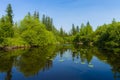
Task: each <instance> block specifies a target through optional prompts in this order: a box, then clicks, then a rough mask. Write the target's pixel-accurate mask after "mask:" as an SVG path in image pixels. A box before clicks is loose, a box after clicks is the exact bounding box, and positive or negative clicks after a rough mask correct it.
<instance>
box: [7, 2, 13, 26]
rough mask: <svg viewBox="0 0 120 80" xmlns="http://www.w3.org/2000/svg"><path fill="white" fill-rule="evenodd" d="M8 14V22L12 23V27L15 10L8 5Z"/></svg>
mask: <svg viewBox="0 0 120 80" xmlns="http://www.w3.org/2000/svg"><path fill="white" fill-rule="evenodd" d="M6 13H7V15H6V16H7V18H8V21H9V22H10V24H11V25H10V26H13V10H12V6H11V4H8V6H7V9H6Z"/></svg>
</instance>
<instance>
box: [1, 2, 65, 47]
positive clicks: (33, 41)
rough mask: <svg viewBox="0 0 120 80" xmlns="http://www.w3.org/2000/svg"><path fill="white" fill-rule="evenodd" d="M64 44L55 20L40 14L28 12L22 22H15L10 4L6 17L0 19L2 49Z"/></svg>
mask: <svg viewBox="0 0 120 80" xmlns="http://www.w3.org/2000/svg"><path fill="white" fill-rule="evenodd" d="M60 42H63V39H62V37H61V36H60V31H59V30H57V29H56V28H55V26H54V24H53V19H52V18H50V17H49V16H46V15H43V16H42V18H41V19H40V17H39V12H37V11H35V12H34V13H33V14H31V13H30V12H28V14H27V15H26V16H25V17H24V19H23V20H21V21H20V22H17V23H14V22H13V10H12V6H11V4H8V6H7V9H6V15H4V16H2V17H1V18H0V47H6V46H44V45H49V44H56V43H60Z"/></svg>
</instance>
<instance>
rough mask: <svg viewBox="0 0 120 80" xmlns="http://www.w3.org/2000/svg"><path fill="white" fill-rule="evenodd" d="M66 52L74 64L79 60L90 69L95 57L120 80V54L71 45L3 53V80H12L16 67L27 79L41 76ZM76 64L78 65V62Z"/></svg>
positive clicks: (1, 64)
mask: <svg viewBox="0 0 120 80" xmlns="http://www.w3.org/2000/svg"><path fill="white" fill-rule="evenodd" d="M66 51H70V52H71V54H70V55H71V56H72V57H71V58H72V61H73V62H75V59H79V60H80V61H81V64H85V63H87V64H88V66H89V67H94V65H93V64H92V63H91V61H92V59H93V57H94V56H95V57H97V58H98V59H99V60H100V61H101V62H104V63H107V64H109V65H110V66H111V71H112V72H113V77H114V80H117V79H120V53H117V54H116V53H111V52H107V51H102V50H99V49H98V48H97V47H93V46H92V47H90V46H89V47H88V46H80V45H70V44H69V45H68V44H66V45H57V46H54V45H53V46H45V47H40V48H32V49H26V50H14V51H8V52H3V51H1V52H0V55H1V56H0V73H1V74H2V73H5V77H4V79H3V80H12V72H13V67H15V68H16V69H17V70H18V71H19V72H21V73H22V74H23V75H24V76H25V77H29V76H34V75H37V74H39V72H45V71H47V70H49V69H51V68H52V66H53V61H54V60H55V58H56V57H57V56H60V57H61V58H62V57H64V54H65V52H66ZM58 54H59V55H58ZM61 62H62V60H61ZM75 63H76V64H78V62H75Z"/></svg>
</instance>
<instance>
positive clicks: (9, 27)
mask: <svg viewBox="0 0 120 80" xmlns="http://www.w3.org/2000/svg"><path fill="white" fill-rule="evenodd" d="M60 43H77V44H82V45H97V46H98V47H100V48H103V49H109V50H113V48H117V50H118V51H120V50H119V48H120V22H116V21H115V19H113V21H112V23H111V24H104V25H102V26H98V28H97V29H96V30H95V31H93V29H92V26H91V25H90V23H89V22H87V23H86V25H85V24H81V26H75V25H74V24H72V27H71V30H70V32H69V33H67V32H65V31H64V29H63V28H62V27H61V28H60V29H59V30H57V29H56V28H55V26H54V24H53V19H52V18H50V17H49V16H46V15H43V16H42V17H41V18H40V16H39V12H37V11H35V12H34V13H33V14H31V13H30V12H28V14H27V15H26V16H25V17H24V18H23V19H22V20H21V21H20V22H17V23H15V22H13V10H12V6H11V4H8V6H7V9H6V15H4V16H2V17H1V18H0V47H6V46H30V47H32V46H45V45H49V44H60Z"/></svg>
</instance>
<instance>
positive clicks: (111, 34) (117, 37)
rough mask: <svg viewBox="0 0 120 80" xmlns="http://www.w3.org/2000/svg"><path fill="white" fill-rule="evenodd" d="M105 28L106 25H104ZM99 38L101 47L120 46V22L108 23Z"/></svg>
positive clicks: (98, 41)
mask: <svg viewBox="0 0 120 80" xmlns="http://www.w3.org/2000/svg"><path fill="white" fill-rule="evenodd" d="M102 28H104V26H102ZM99 36H100V37H99V38H98V40H97V43H98V45H99V46H100V47H103V48H119V47H120V22H113V23H111V24H108V25H107V27H106V31H103V32H102V34H101V35H99Z"/></svg>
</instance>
